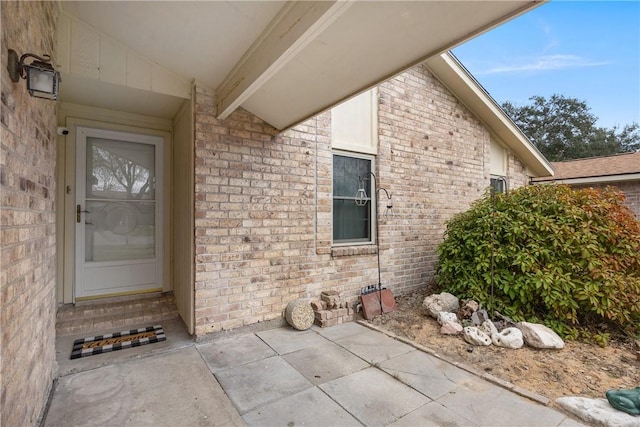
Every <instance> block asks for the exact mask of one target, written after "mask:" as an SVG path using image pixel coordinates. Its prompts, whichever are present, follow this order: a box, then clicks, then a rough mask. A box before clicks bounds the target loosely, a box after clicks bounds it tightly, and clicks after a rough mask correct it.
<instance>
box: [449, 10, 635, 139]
mask: <svg viewBox="0 0 640 427" xmlns="http://www.w3.org/2000/svg"><path fill="white" fill-rule="evenodd" d="M453 53H454V54H455V55H456V57H457V58H458V59H459V60H460V62H462V64H463V65H464V66H465V67H466V68H467V69H468V70H469V71H470V72H471V74H472V75H473V76H474V77H475V78H476V80H478V81H479V82H480V84H481V85H482V86H483V87H484V88H485V89H486V90H487V91H488V92H489V93H490V94H491V96H492V97H493V98H494V99H495V100H496V101H497V102H498V103H499V104H502V103H503V102H504V101H511V102H512V103H514V104H515V105H516V106H523V105H526V104H530V101H529V98H530V97H532V96H536V95H540V96H544V97H546V98H549V97H550V96H551V95H553V94H559V95H564V96H566V97H569V98H576V99H578V100H580V101H585V102H586V103H587V106H588V107H589V108H590V112H591V113H592V114H593V115H595V116H596V117H598V119H599V120H598V122H597V125H598V126H601V127H607V128H612V127H613V126H615V125H619V126H624V125H627V124H632V123H634V122H635V123H639V124H640V1H638V0H635V1H566V0H565V1H562V0H555V1H551V2H549V3H545V4H543V5H542V6H539V7H537V8H535V9H534V10H532V11H530V12H528V13H526V14H524V15H522V16H520V17H518V18H515V19H513V20H511V21H509V22H507V23H506V24H503V25H501V26H499V27H497V28H495V29H493V30H491V31H489V32H487V33H485V34H482V35H480V36H478V37H476V38H475V39H472V40H470V41H468V42H466V43H464V44H463V45H461V46H459V47H457V48H456V49H454V50H453Z"/></svg>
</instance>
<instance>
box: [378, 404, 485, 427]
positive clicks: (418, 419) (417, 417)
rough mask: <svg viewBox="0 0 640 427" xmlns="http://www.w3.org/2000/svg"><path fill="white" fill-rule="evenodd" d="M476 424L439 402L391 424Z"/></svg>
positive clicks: (450, 426)
mask: <svg viewBox="0 0 640 427" xmlns="http://www.w3.org/2000/svg"><path fill="white" fill-rule="evenodd" d="M472 425H474V424H473V422H472V421H471V420H468V419H466V418H464V417H463V416H461V415H459V414H456V413H455V412H453V411H451V410H450V409H447V408H446V407H444V406H442V404H440V403H438V402H429V403H427V404H426V405H424V406H422V407H421V408H418V409H416V410H415V411H413V412H410V413H409V414H407V415H405V416H404V417H402V418H400V419H399V420H398V421H396V422H394V423H392V424H389V426H393V427H401V426H402V427H415V426H424V427H457V426H460V427H464V426H472Z"/></svg>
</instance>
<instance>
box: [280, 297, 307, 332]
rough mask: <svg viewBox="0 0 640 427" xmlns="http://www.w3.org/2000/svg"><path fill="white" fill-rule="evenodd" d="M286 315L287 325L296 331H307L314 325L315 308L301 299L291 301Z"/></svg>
mask: <svg viewBox="0 0 640 427" xmlns="http://www.w3.org/2000/svg"><path fill="white" fill-rule="evenodd" d="M284 313H285V318H286V319H287V323H288V324H289V325H291V327H293V328H294V329H297V330H299V331H305V330H307V329H309V328H310V327H311V325H313V320H314V314H313V308H311V304H309V303H308V302H307V301H304V300H300V299H299V300H295V301H291V302H290V303H289V304H287V308H286V309H285V312H284Z"/></svg>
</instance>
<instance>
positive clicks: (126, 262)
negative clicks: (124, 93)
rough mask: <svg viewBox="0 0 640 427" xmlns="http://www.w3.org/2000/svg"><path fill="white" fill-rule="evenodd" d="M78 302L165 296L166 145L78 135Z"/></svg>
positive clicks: (137, 137) (139, 138) (104, 133)
mask: <svg viewBox="0 0 640 427" xmlns="http://www.w3.org/2000/svg"><path fill="white" fill-rule="evenodd" d="M76 135H77V136H76V211H75V219H76V222H75V224H76V237H75V242H76V274H75V298H76V299H78V298H90V297H97V296H111V295H122V294H130V293H138V292H148V291H154V290H161V289H162V259H163V257H162V234H161V233H162V138H160V137H157V136H151V135H141V134H135V133H125V132H117V131H110V130H101V129H91V128H83V127H79V128H78V129H77V133H76Z"/></svg>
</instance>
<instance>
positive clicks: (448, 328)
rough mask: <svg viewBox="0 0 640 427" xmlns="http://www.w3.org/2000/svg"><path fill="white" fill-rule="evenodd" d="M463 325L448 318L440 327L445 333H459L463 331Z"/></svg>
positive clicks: (442, 332) (441, 331)
mask: <svg viewBox="0 0 640 427" xmlns="http://www.w3.org/2000/svg"><path fill="white" fill-rule="evenodd" d="M462 329H463V328H462V325H461V324H460V323H458V322H453V321H451V320H447V321H445V322H443V323H442V327H441V328H440V333H441V334H443V335H458V334H459V333H461V332H462Z"/></svg>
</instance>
